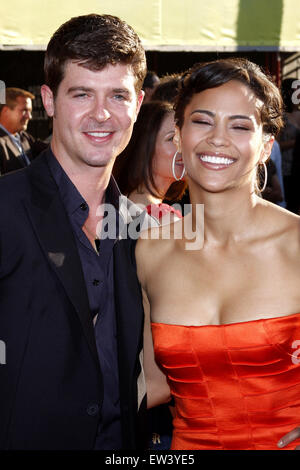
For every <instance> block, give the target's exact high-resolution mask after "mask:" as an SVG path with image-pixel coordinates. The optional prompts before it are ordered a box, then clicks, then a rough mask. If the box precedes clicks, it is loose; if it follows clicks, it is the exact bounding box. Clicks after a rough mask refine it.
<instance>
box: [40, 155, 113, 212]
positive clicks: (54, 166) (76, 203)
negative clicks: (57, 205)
mask: <svg viewBox="0 0 300 470" xmlns="http://www.w3.org/2000/svg"><path fill="white" fill-rule="evenodd" d="M46 158H47V162H48V165H49V168H50V171H51V173H52V176H53V178H54V180H55V182H56V184H57V186H58V188H59V191H60V194H61V197H62V200H63V203H64V206H65V209H66V211H67V213H68V214H69V215H72V214H73V213H74V212H75V211H76V210H77V209H78V208H79V207H80V206H81V205H82V204H87V203H86V201H85V199H84V198H83V197H82V195H81V194H80V192H79V191H78V189H77V188H76V186H75V185H74V184H73V183H72V181H71V180H70V178H69V177H68V175H67V174H66V172H65V171H64V169H63V168H62V166H61V165H60V163H59V162H58V160H57V159H56V158H55V156H54V154H53V152H52V150H51V149H49V152H48V154H47V156H46ZM120 196H121V193H120V190H119V188H118V185H117V183H116V181H115V179H114V177H113V176H111V178H110V181H109V184H108V187H107V189H106V191H105V203H106V204H112V205H113V206H114V207H115V208H116V210H117V211H119V208H120V206H119V204H120V199H119V198H120Z"/></svg>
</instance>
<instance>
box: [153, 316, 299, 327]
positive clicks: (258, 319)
mask: <svg viewBox="0 0 300 470" xmlns="http://www.w3.org/2000/svg"><path fill="white" fill-rule="evenodd" d="M297 315H300V312H298V313H291V314H289V315H281V316H280V317H266V318H256V319H255V320H247V321H241V322H232V323H222V324H219V325H182V324H177V323H164V322H151V325H165V326H171V327H179V328H220V327H223V328H224V327H230V326H236V325H244V324H247V323H250V324H254V323H258V322H263V321H268V320H270V321H271V320H273V321H277V320H283V319H290V318H292V317H296V316H297Z"/></svg>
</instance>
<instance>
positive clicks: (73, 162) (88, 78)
mask: <svg viewBox="0 0 300 470" xmlns="http://www.w3.org/2000/svg"><path fill="white" fill-rule="evenodd" d="M134 85H135V77H134V75H133V72H132V70H131V67H130V66H129V65H124V64H117V65H107V66H106V67H105V68H104V69H102V70H100V71H92V70H89V69H86V68H84V67H82V66H80V65H78V64H76V63H74V62H69V63H67V64H66V67H65V74H64V78H63V80H62V82H61V83H60V85H59V88H58V92H57V95H56V97H55V99H54V97H53V94H52V91H51V90H50V89H49V88H48V87H47V86H46V85H44V86H43V87H42V97H43V102H44V106H45V108H46V111H47V113H48V114H49V115H50V116H53V137H52V142H51V146H52V150H53V152H54V154H55V156H56V157H57V159H58V160H59V161H60V162H61V163H62V164H63V166H64V168H65V169H69V170H70V171H77V170H78V169H80V168H81V169H82V168H83V167H85V168H86V167H87V166H89V167H105V166H107V165H108V164H113V161H114V159H115V158H116V157H117V155H119V153H121V152H122V150H123V149H124V148H125V147H126V145H127V144H128V142H129V139H130V137H131V133H132V128H133V124H134V122H135V120H136V117H137V114H138V111H139V108H140V105H141V103H142V99H143V93H142V92H141V93H140V94H139V96H137V95H136V91H135V88H134Z"/></svg>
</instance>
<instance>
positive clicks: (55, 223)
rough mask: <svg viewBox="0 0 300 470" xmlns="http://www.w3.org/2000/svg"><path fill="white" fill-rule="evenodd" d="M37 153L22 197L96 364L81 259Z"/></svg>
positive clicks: (49, 178)
mask: <svg viewBox="0 0 300 470" xmlns="http://www.w3.org/2000/svg"><path fill="white" fill-rule="evenodd" d="M45 157H46V153H43V154H42V155H41V156H40V157H38V158H37V159H36V160H35V161H34V162H33V163H32V164H31V165H30V167H28V169H27V170H26V171H28V175H29V180H30V184H31V190H32V193H31V199H30V200H26V201H24V203H25V207H26V209H27V213H28V216H29V218H30V220H31V222H32V225H33V227H34V230H35V232H36V235H37V237H38V239H39V242H40V244H41V247H42V249H43V251H44V254H45V256H46V258H47V260H48V261H49V264H50V265H51V267H52V269H53V270H54V271H55V273H56V275H57V277H58V279H59V280H60V282H61V283H62V285H63V287H64V289H65V292H66V294H67V296H68V297H69V299H70V301H71V302H72V304H73V306H74V308H75V310H76V312H77V314H78V317H79V319H80V322H81V325H82V328H83V331H84V334H85V337H86V340H87V342H88V345H89V348H90V350H91V353H92V355H93V357H94V359H95V361H96V363H97V365H99V360H98V354H97V347H96V341H95V334H94V328H93V323H92V318H91V314H90V308H89V302H88V296H87V291H86V286H85V281H84V277H83V272H82V267H81V261H80V257H79V254H78V250H77V246H76V242H75V239H74V235H73V231H72V227H71V224H70V222H69V218H68V216H67V213H66V211H65V209H64V206H63V203H62V200H61V198H60V194H59V191H58V188H57V186H56V183H55V181H54V179H53V178H52V175H51V173H50V170H49V168H48V165H47V161H46V158H45Z"/></svg>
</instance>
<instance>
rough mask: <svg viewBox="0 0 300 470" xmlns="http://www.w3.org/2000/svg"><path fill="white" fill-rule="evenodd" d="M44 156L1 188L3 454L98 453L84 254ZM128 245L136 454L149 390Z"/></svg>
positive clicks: (123, 286) (125, 340) (124, 250)
mask: <svg viewBox="0 0 300 470" xmlns="http://www.w3.org/2000/svg"><path fill="white" fill-rule="evenodd" d="M44 155H45V154H43V153H42V154H41V155H40V156H39V157H38V158H37V159H36V160H35V161H34V162H33V163H32V164H31V165H30V166H29V167H27V168H26V169H23V170H20V171H17V172H15V173H13V174H10V175H5V176H2V177H1V178H0V214H1V227H0V340H1V341H3V342H4V343H5V345H6V363H5V364H0V448H1V449H93V446H94V442H95V436H96V432H97V429H98V423H99V419H101V404H102V400H103V382H102V376H101V371H100V366H99V362H98V355H97V348H96V343H95V335H94V328H93V323H92V319H91V315H90V312H89V303H88V297H87V292H86V287H85V282H84V278H83V273H82V268H81V263H80V258H79V254H78V252H77V248H76V243H75V239H74V236H73V232H72V228H71V225H70V222H69V219H68V217H67V214H66V212H65V209H64V206H63V204H62V201H61V198H60V194H59V191H58V188H57V186H56V183H55V181H54V179H53V178H52V176H51V173H50V170H49V168H48V165H47V162H46V159H45V158H44ZM129 221H130V216H129ZM129 245H130V242H129V241H128V240H126V239H124V240H118V241H117V242H116V243H115V246H114V260H115V271H114V272H115V297H116V310H117V329H118V355H119V369H120V396H121V415H122V428H123V442H124V445H123V447H124V448H125V449H134V448H136V447H138V445H139V443H138V439H137V435H138V436H141V433H140V430H138V431H137V425H138V421H139V415H138V407H139V405H140V411H141V414H142V413H143V411H144V408H143V404H144V402H145V396H144V393H145V390H144V389H143V390H138V387H137V382H139V383H140V384H141V386H142V388H143V387H144V382H143V380H141V379H142V377H143V375H142V374H141V366H140V359H141V348H142V330H143V309H142V302H141V293H140V288H139V284H138V281H137V278H136V272H135V267H134V263H133V259H132V253H131V251H130V249H128V246H129ZM141 402H142V404H141Z"/></svg>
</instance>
